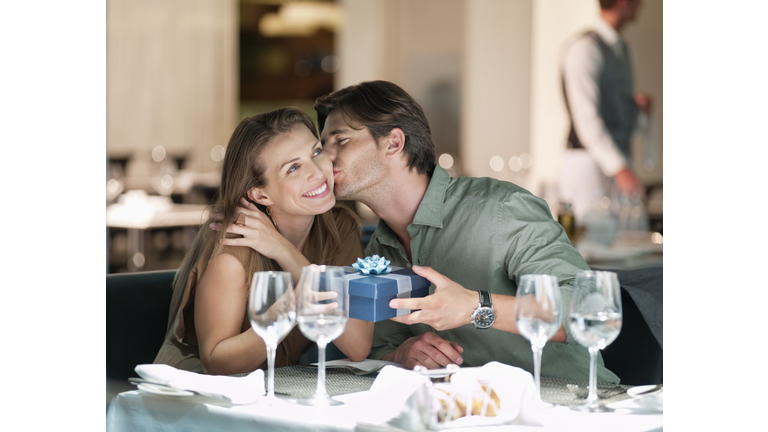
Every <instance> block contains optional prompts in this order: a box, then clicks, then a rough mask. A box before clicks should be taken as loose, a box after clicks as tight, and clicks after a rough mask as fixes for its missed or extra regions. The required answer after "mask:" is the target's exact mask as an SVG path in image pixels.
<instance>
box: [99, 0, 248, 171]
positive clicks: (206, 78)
mask: <svg viewBox="0 0 768 432" xmlns="http://www.w3.org/2000/svg"><path fill="white" fill-rule="evenodd" d="M237 34H238V21H237V2H236V1H235V0H199V1H196V2H188V1H183V0H171V1H154V0H109V2H108V3H107V153H108V154H109V155H114V156H121V157H127V156H132V155H133V156H135V161H136V162H138V163H140V164H142V165H143V166H144V167H145V168H146V167H147V165H151V162H152V161H151V159H150V153H151V151H152V149H153V148H154V147H155V146H163V147H165V149H166V152H167V155H169V156H182V155H188V156H189V158H190V160H189V162H190V163H189V165H190V166H188V167H189V168H192V169H195V170H198V171H203V172H205V171H210V170H212V169H214V168H215V167H216V166H217V164H216V163H214V162H213V160H212V159H211V157H210V156H209V154H210V151H211V148H213V147H214V146H215V145H222V146H226V144H227V141H228V140H229V137H230V135H231V134H232V130H233V129H234V127H235V125H236V124H237V120H238V119H237V105H238V102H237V99H238V94H237V89H238V85H237V73H238V72H237V65H238V61H237V46H238V45H237ZM134 166H136V164H134ZM128 170H129V172H130V171H131V167H129V168H128ZM138 171H139V172H133V174H134V175H137V176H142V175H149V173H148V172H142V171H145V170H142V169H139V170H138Z"/></svg>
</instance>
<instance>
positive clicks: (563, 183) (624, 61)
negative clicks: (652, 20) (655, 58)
mask: <svg viewBox="0 0 768 432" xmlns="http://www.w3.org/2000/svg"><path fill="white" fill-rule="evenodd" d="M599 1H600V18H599V19H597V20H596V21H595V22H594V23H593V25H592V26H591V28H590V30H589V31H587V32H586V33H584V34H581V35H579V36H578V37H576V38H575V39H572V41H571V42H570V43H569V44H568V45H567V47H566V50H565V55H564V58H563V63H562V64H563V69H562V83H563V92H564V96H565V103H566V106H567V108H568V113H569V116H570V119H571V129H570V133H569V135H568V146H567V150H566V154H565V159H564V163H563V170H562V172H561V177H560V185H559V189H560V191H559V193H560V200H561V202H565V203H570V204H571V206H572V209H573V213H574V215H575V216H576V220H577V222H578V221H579V219H580V218H581V217H583V216H584V215H585V214H586V213H587V212H589V210H591V209H592V208H593V205H594V203H595V201H596V199H599V198H601V197H602V196H604V195H608V194H609V191H610V189H611V188H612V187H613V185H615V186H616V188H617V189H618V192H619V193H623V194H626V195H628V196H633V195H635V194H639V192H640V185H639V183H638V180H637V176H636V175H635V173H634V172H633V171H632V168H631V149H630V140H631V137H632V133H633V131H634V129H635V125H636V124H637V119H638V114H639V112H640V111H643V112H646V113H648V112H650V106H651V101H650V97H649V96H648V95H647V94H645V93H641V92H637V93H636V92H635V90H634V79H633V76H632V75H633V74H632V52H631V51H630V48H629V46H628V45H627V43H626V41H625V40H624V38H623V37H622V36H621V33H620V32H621V29H622V27H624V25H625V24H627V23H629V22H631V21H633V20H634V19H635V16H636V14H637V9H638V7H639V6H640V0H599Z"/></svg>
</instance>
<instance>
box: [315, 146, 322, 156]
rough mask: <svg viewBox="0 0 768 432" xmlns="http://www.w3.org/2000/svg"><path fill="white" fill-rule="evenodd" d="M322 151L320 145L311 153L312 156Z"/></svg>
mask: <svg viewBox="0 0 768 432" xmlns="http://www.w3.org/2000/svg"><path fill="white" fill-rule="evenodd" d="M322 152H323V148H322V147H318V148H316V149H315V152H314V153H313V154H312V156H318V155H319V154H320V153H322Z"/></svg>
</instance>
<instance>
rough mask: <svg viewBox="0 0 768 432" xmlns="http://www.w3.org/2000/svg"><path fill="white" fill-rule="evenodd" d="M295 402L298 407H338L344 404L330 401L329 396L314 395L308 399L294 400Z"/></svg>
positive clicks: (333, 400)
mask: <svg viewBox="0 0 768 432" xmlns="http://www.w3.org/2000/svg"><path fill="white" fill-rule="evenodd" d="M295 402H296V403H298V404H299V405H307V406H339V405H344V402H340V401H337V400H335V399H331V397H330V396H320V395H314V396H312V397H311V398H308V399H295Z"/></svg>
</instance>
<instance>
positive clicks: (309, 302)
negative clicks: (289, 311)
mask: <svg viewBox="0 0 768 432" xmlns="http://www.w3.org/2000/svg"><path fill="white" fill-rule="evenodd" d="M296 301H297V310H296V312H297V318H296V320H297V322H298V323H299V329H301V332H302V333H303V334H304V336H306V337H307V339H309V340H311V341H315V342H317V360H318V366H317V390H316V391H315V394H314V396H313V397H312V398H310V399H302V400H299V401H298V402H299V403H301V404H304V405H342V402H339V401H336V400H333V399H331V396H330V395H329V394H328V391H327V390H326V389H325V346H326V345H327V344H328V342H331V341H332V340H334V339H336V338H337V337H339V336H341V334H342V333H343V332H344V328H345V327H346V326H347V320H348V319H349V303H348V302H347V290H346V288H345V287H344V270H343V269H342V268H341V267H333V266H318V265H314V264H313V265H309V266H306V267H304V268H303V269H302V271H301V280H300V281H299V289H298V291H297V299H296Z"/></svg>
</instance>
